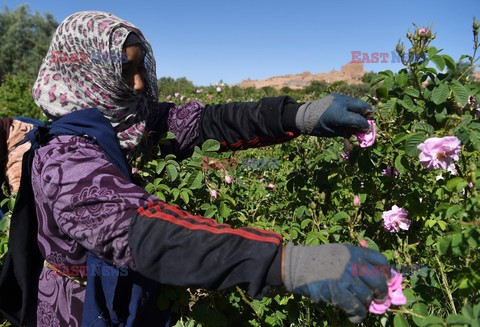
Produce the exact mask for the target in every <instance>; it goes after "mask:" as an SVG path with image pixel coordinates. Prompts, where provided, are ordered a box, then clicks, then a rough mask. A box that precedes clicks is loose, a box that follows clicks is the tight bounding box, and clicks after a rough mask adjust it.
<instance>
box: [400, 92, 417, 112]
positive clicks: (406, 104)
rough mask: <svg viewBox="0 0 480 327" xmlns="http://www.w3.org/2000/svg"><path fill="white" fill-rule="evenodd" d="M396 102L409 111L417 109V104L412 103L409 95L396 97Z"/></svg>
mask: <svg viewBox="0 0 480 327" xmlns="http://www.w3.org/2000/svg"><path fill="white" fill-rule="evenodd" d="M397 102H398V103H399V104H400V105H401V106H402V107H404V108H405V109H407V110H408V111H411V112H416V111H417V106H416V105H415V104H414V103H413V101H412V99H411V98H410V97H409V96H405V97H404V98H403V99H401V100H400V99H398V100H397Z"/></svg>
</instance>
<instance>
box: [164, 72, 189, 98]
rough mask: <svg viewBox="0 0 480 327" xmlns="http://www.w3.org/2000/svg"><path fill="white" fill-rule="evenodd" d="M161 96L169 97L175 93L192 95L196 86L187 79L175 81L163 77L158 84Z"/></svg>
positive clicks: (182, 78) (181, 78)
mask: <svg viewBox="0 0 480 327" xmlns="http://www.w3.org/2000/svg"><path fill="white" fill-rule="evenodd" d="M157 85H158V94H159V96H167V95H169V94H172V95H173V94H174V93H175V92H182V93H183V94H192V93H193V92H194V86H193V83H192V82H191V81H189V80H188V79H186V78H185V77H180V78H177V79H173V78H172V77H162V78H160V79H159V80H158V82H157Z"/></svg>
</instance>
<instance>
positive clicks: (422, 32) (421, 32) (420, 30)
mask: <svg viewBox="0 0 480 327" xmlns="http://www.w3.org/2000/svg"><path fill="white" fill-rule="evenodd" d="M424 33H426V29H425V27H422V28H421V29H419V30H418V35H422V34H424Z"/></svg>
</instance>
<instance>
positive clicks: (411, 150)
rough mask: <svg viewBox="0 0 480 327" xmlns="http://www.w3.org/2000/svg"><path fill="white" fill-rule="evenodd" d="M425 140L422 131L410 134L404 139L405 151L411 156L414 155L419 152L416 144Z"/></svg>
mask: <svg viewBox="0 0 480 327" xmlns="http://www.w3.org/2000/svg"><path fill="white" fill-rule="evenodd" d="M423 140H425V134H424V133H414V134H411V135H410V136H409V137H408V138H407V140H406V141H405V153H406V154H407V155H409V156H411V157H416V156H418V154H419V153H420V150H418V149H417V146H418V145H419V144H420V143H422V142H423Z"/></svg>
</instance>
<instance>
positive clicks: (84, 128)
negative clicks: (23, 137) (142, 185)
mask: <svg viewBox="0 0 480 327" xmlns="http://www.w3.org/2000/svg"><path fill="white" fill-rule="evenodd" d="M46 127H47V128H48V129H49V131H48V135H52V136H53V135H78V136H87V137H90V138H93V139H95V141H96V143H97V144H98V145H99V146H100V147H101V148H102V150H103V152H104V153H105V155H106V156H107V157H108V159H109V160H110V161H111V162H112V163H113V164H115V166H117V167H118V168H119V169H120V170H121V171H122V173H123V174H124V175H125V177H127V178H128V179H130V173H129V171H128V166H127V163H126V162H125V158H124V156H123V154H122V151H121V150H120V144H119V143H118V140H117V138H116V135H115V131H114V130H113V128H112V125H111V123H110V121H109V120H108V119H107V118H105V116H103V114H102V113H101V112H100V111H99V110H98V109H96V108H90V109H82V110H77V111H74V112H72V113H71V114H68V115H65V116H63V117H60V118H59V119H57V120H55V121H54V122H53V123H50V124H46ZM33 135H34V131H32V132H30V133H29V136H28V138H29V140H30V142H32V147H33V148H34V149H35V148H36V147H37V146H38V145H37V143H38V140H36V139H35V138H34V137H33Z"/></svg>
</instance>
